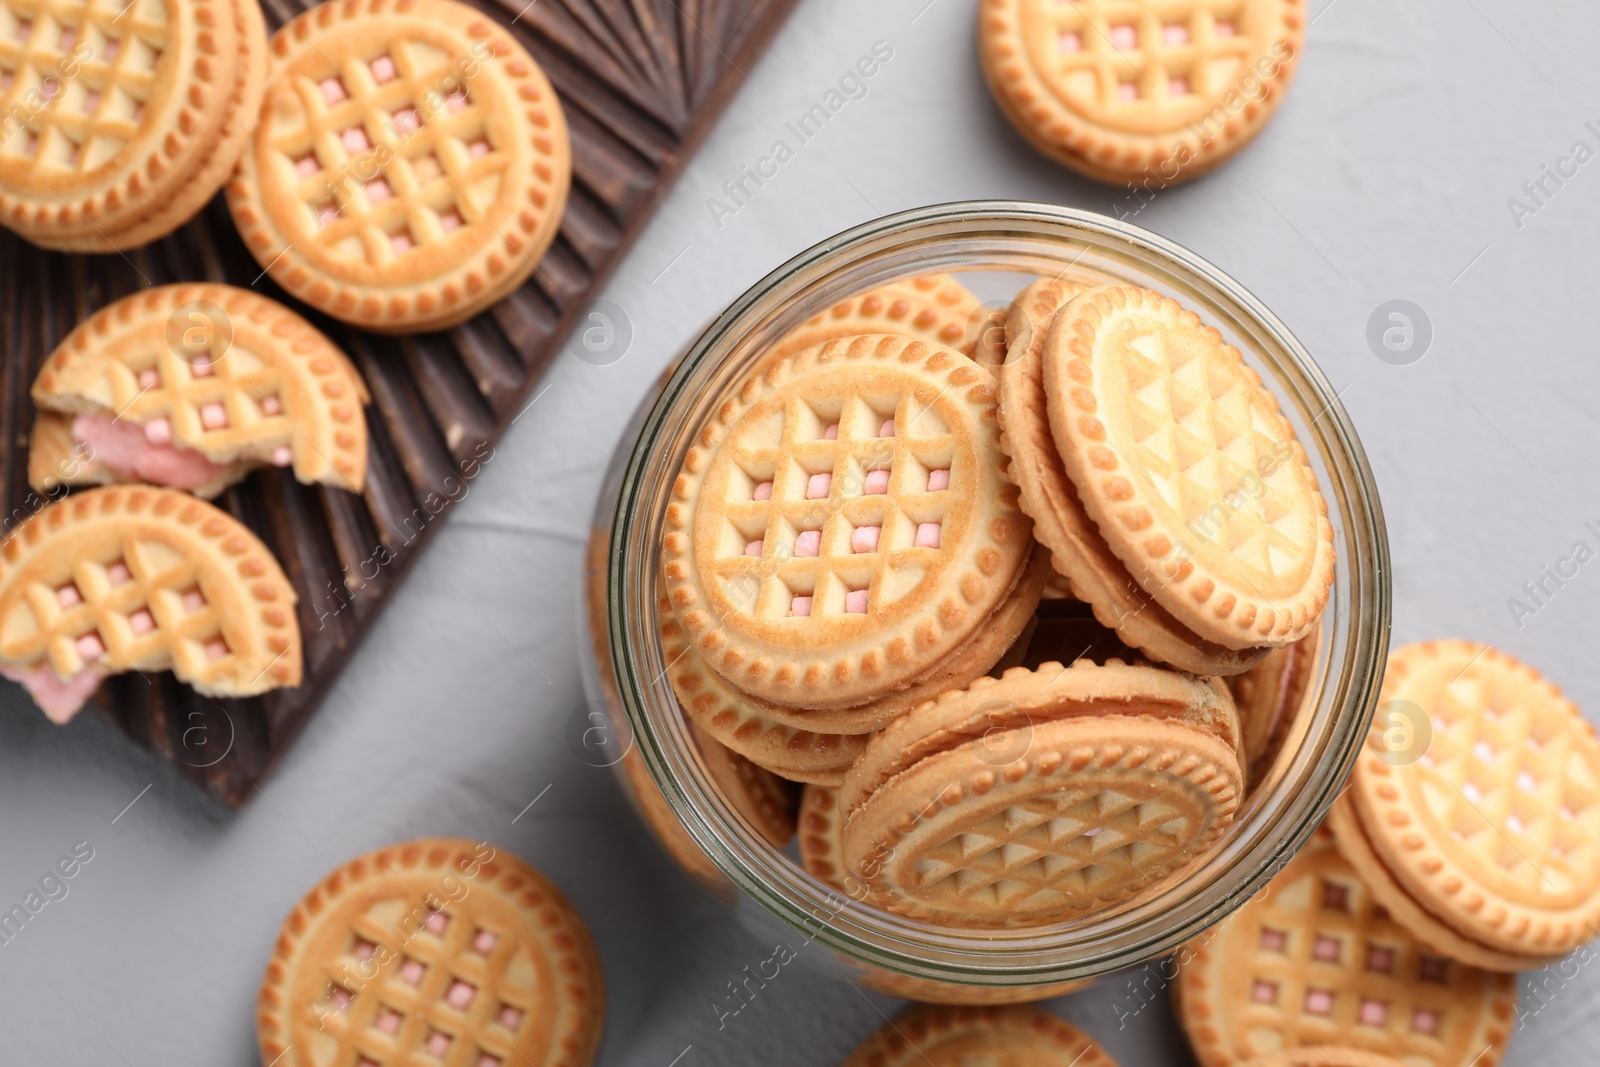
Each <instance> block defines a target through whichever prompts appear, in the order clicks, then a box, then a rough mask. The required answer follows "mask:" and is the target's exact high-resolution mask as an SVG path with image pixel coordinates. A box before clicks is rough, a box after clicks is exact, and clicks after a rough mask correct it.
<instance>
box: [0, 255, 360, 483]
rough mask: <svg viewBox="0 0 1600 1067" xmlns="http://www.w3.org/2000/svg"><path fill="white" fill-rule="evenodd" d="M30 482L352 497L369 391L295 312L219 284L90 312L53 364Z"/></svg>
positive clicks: (38, 396)
mask: <svg viewBox="0 0 1600 1067" xmlns="http://www.w3.org/2000/svg"><path fill="white" fill-rule="evenodd" d="M33 401H34V403H35V404H37V405H38V406H39V408H40V413H39V416H38V418H37V420H36V421H35V423H34V432H33V439H32V443H31V446H30V449H29V455H28V473H29V482H30V484H32V486H33V487H34V488H35V489H37V490H39V491H40V492H48V491H50V490H51V489H53V488H55V487H56V486H57V485H62V484H66V485H82V484H103V483H107V482H113V481H119V482H120V481H138V482H153V483H160V484H165V485H173V486H175V487H177V488H180V489H188V490H191V491H194V492H196V493H198V494H199V495H202V496H209V495H215V493H217V492H219V491H220V490H221V489H222V488H224V487H225V486H226V485H228V484H231V482H233V481H237V480H238V479H239V478H242V477H243V476H244V475H245V474H246V473H248V472H249V471H250V470H251V469H252V468H254V467H257V466H264V465H268V464H271V465H274V466H279V467H292V469H293V471H294V474H295V477H296V478H298V479H299V480H300V481H303V482H307V483H312V482H323V483H325V484H328V485H333V486H337V487H339V488H343V489H349V490H351V491H353V492H359V491H360V490H361V488H362V486H363V484H364V482H365V480H366V469H367V422H366V416H365V414H364V412H363V407H364V405H365V404H366V402H367V388H366V385H365V383H363V382H362V380H361V376H360V374H358V373H357V372H356V369H355V367H354V365H352V364H351V362H350V360H349V358H348V357H346V356H345V354H344V353H343V352H341V351H340V350H339V349H338V348H337V347H336V346H335V345H334V344H333V342H332V341H330V340H328V338H327V337H325V336H324V335H323V334H322V333H321V332H320V331H318V330H317V329H316V328H315V327H314V326H312V325H311V324H310V323H309V322H307V321H306V320H305V319H303V318H301V317H300V316H299V315H297V314H295V313H294V312H293V311H291V310H289V309H288V308H286V307H284V306H283V305H281V304H279V303H277V302H276V301H273V300H269V299H267V298H266V297H263V296H258V295H257V294H255V293H253V292H251V291H249V290H247V289H238V288H235V287H233V286H228V285H206V284H201V285H192V284H180V285H165V286H160V287H158V288H155V289H150V290H146V291H145V292H142V293H135V294H133V295H132V296H128V297H125V298H124V299H122V300H119V301H117V302H116V303H114V304H111V305H109V306H108V307H105V308H103V309H101V310H100V311H99V312H97V313H95V315H94V316H93V317H91V318H89V319H88V320H86V321H85V322H83V323H81V324H80V325H79V326H78V327H77V329H75V330H73V331H72V333H70V334H68V335H67V337H66V339H65V340H64V341H62V342H61V344H60V345H59V346H58V347H57V348H56V350H55V351H54V352H53V353H51V355H50V356H49V358H47V359H46V360H45V362H44V365H43V366H42V367H41V368H40V370H39V375H38V377H37V378H36V379H35V380H34V383H33Z"/></svg>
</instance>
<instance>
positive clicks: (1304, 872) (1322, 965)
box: [1176, 830, 1516, 1067]
mask: <svg viewBox="0 0 1600 1067" xmlns="http://www.w3.org/2000/svg"><path fill="white" fill-rule="evenodd" d="M1177 988H1178V996H1177V997H1176V1004H1177V1010H1178V1018H1179V1021H1180V1022H1181V1023H1182V1024H1183V1028H1184V1030H1185V1032H1186V1033H1187V1034H1188V1036H1189V1043H1190V1044H1191V1045H1192V1046H1193V1048H1194V1051H1195V1055H1196V1056H1197V1057H1198V1058H1199V1060H1200V1063H1201V1064H1202V1067H1227V1065H1231V1064H1237V1063H1239V1062H1240V1061H1241V1060H1249V1059H1250V1058H1251V1057H1254V1056H1263V1055H1267V1054H1272V1053H1279V1052H1283V1051H1285V1050H1288V1049H1294V1048H1301V1047H1308V1048H1316V1047H1319V1046H1335V1047H1352V1048H1357V1049H1362V1050H1365V1051H1368V1052H1376V1053H1383V1054H1386V1055H1390V1056H1394V1057H1396V1058H1398V1059H1400V1060H1403V1061H1404V1062H1406V1063H1412V1064H1417V1065H1419V1067H1469V1065H1471V1067H1492V1065H1494V1064H1497V1063H1499V1062H1500V1058H1501V1056H1503V1055H1504V1053H1505V1048H1506V1044H1507V1042H1508V1041H1509V1040H1510V1037H1511V1029H1512V1023H1513V1020H1514V1015H1515V1010H1516V983H1515V982H1514V981H1513V980H1512V979H1511V978H1510V977H1509V976H1507V975H1500V974H1491V973H1489V972H1487V971H1482V970H1478V969H1477V968H1474V967H1470V966H1467V965H1466V964H1463V963H1459V962H1457V961H1455V960H1449V959H1445V958H1444V957H1442V956H1436V955H1433V954H1432V953H1431V952H1429V951H1428V950H1427V949H1425V948H1424V947H1423V946H1422V945H1420V944H1418V943H1417V941H1416V940H1415V939H1414V938H1412V936H1411V935H1410V933H1409V932H1407V930H1406V929H1405V928H1404V927H1402V926H1400V925H1398V924H1397V923H1396V922H1395V921H1394V918H1393V917H1391V916H1390V915H1389V914H1388V913H1387V912H1386V911H1384V909H1383V908H1382V906H1381V905H1380V904H1379V903H1378V901H1377V900H1375V899H1374V897H1373V894H1372V893H1371V892H1370V890H1369V889H1368V888H1367V886H1366V885H1365V884H1364V883H1363V882H1362V880H1361V879H1360V877H1359V876H1358V875H1357V873H1356V871H1355V870H1354V869H1353V868H1352V867H1351V866H1350V864H1349V863H1347V862H1345V860H1344V859H1343V857H1341V856H1340V854H1339V852H1338V851H1337V850H1336V849H1335V848H1334V847H1333V842H1332V840H1331V839H1330V836H1329V834H1328V833H1327V832H1326V831H1325V830H1324V831H1318V833H1317V834H1316V835H1315V836H1314V837H1313V838H1312V840H1311V841H1310V842H1308V843H1307V845H1306V847H1305V848H1304V849H1302V850H1301V851H1300V853H1299V854H1298V855H1296V856H1295V857H1294V859H1292V860H1290V861H1289V863H1288V865H1287V866H1285V867H1284V868H1283V870H1282V871H1280V872H1279V873H1278V874H1277V876H1276V877H1274V878H1273V880H1272V882H1271V883H1270V884H1269V885H1268V886H1267V888H1266V890H1265V892H1263V893H1260V894H1257V895H1256V896H1255V897H1253V898H1251V900H1250V901H1248V902H1247V903H1246V904H1245V905H1244V906H1243V907H1241V908H1240V909H1239V910H1238V911H1236V912H1234V913H1233V914H1232V915H1230V916H1229V917H1228V918H1227V919H1224V920H1223V921H1222V923H1221V925H1219V926H1218V927H1217V928H1216V929H1215V930H1213V931H1210V932H1208V933H1205V934H1202V935H1201V936H1200V937H1198V938H1196V939H1195V940H1194V941H1192V942H1190V944H1189V946H1188V948H1187V949H1186V950H1185V951H1184V953H1183V954H1182V963H1181V965H1180V967H1179V972H1178V980H1177ZM1290 1062H1298V1061H1290ZM1309 1062H1320V1061H1317V1060H1315V1059H1314V1058H1313V1059H1312V1060H1311V1061H1309Z"/></svg>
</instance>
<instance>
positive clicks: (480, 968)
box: [256, 838, 605, 1067]
mask: <svg viewBox="0 0 1600 1067" xmlns="http://www.w3.org/2000/svg"><path fill="white" fill-rule="evenodd" d="M604 1018H605V988H604V984H603V981H602V978H601V973H600V958H599V956H598V955H597V954H596V952H595V949H594V944H593V942H592V941H590V939H589V931H588V930H587V928H585V926H584V923H583V919H582V918H581V917H580V916H579V915H578V913H577V912H576V911H575V910H573V908H572V905H570V904H569V903H567V900H566V898H565V897H563V896H562V895H561V892H560V890H558V889H556V887H555V886H554V885H552V884H551V883H550V882H549V881H548V880H547V879H546V878H545V877H544V876H543V875H541V874H540V873H539V872H538V871H536V870H534V869H533V868H532V867H530V866H528V865H527V864H526V863H524V862H522V861H521V860H519V859H517V858H516V857H515V856H512V855H510V854H509V853H506V852H500V851H497V850H496V849H495V848H494V846H492V845H490V844H488V843H487V842H479V843H477V844H474V843H472V842H470V841H458V840H454V839H451V838H428V839H424V840H421V841H411V842H407V843H405V844H400V845H391V846H389V847H387V848H382V849H379V850H377V851H376V852H370V853H368V854H366V855H364V856H358V857H357V858H355V859H353V860H351V861H350V862H348V863H346V864H345V865H344V866H342V867H340V868H338V869H337V870H335V871H334V872H333V873H332V874H330V875H328V876H327V877H326V878H324V879H323V880H322V881H321V882H319V883H318V884H317V885H316V886H314V887H313V888H312V889H311V891H310V892H309V893H307V894H306V895H305V897H304V898H303V899H302V900H301V901H300V902H299V903H298V904H296V905H295V907H294V910H293V911H291V912H290V913H289V916H288V918H287V919H285V920H284V923H283V928H282V930H280V931H279V934H278V941H277V944H276V945H275V946H274V947H273V951H272V957H271V959H270V961H269V962H268V964H267V970H266V975H265V976H264V977H263V979H262V982H261V991H260V993H259V995H258V997H257V1001H256V1034H257V1038H258V1041H259V1043H260V1048H261V1062H262V1063H272V1064H277V1065H279V1067H324V1065H326V1064H333V1063H340V1064H352V1065H361V1067H366V1065H374V1067H377V1065H390V1064H394V1065H398V1064H403V1063H405V1064H409V1063H419V1062H426V1063H445V1064H450V1065H455V1064H461V1065H464V1067H502V1065H504V1067H558V1065H561V1067H587V1065H588V1064H590V1063H592V1062H593V1060H594V1057H595V1053H596V1051H597V1050H598V1048H599V1045H600V1035H601V1024H602V1022H603V1021H604Z"/></svg>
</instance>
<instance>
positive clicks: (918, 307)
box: [767, 274, 983, 359]
mask: <svg viewBox="0 0 1600 1067" xmlns="http://www.w3.org/2000/svg"><path fill="white" fill-rule="evenodd" d="M982 310H983V309H982V307H981V306H980V305H979V303H978V298H977V297H976V296H973V295H972V293H971V292H970V291H969V290H968V289H967V287H966V286H964V285H962V284H961V283H960V282H958V281H956V280H955V279H954V278H952V277H950V276H949V275H948V274H919V275H917V276H916V277H913V278H901V279H897V280H896V281H892V282H889V283H887V284H885V285H880V286H878V287H877V288H875V289H868V290H867V291H866V292H864V293H858V294H856V295H855V296H851V297H847V298H845V299H844V300H841V301H839V302H838V303H837V304H835V305H833V307H831V308H829V309H828V310H827V311H823V312H820V313H818V314H816V315H813V316H812V317H811V318H809V319H807V320H806V321H805V322H803V323H801V324H800V325H799V326H797V327H795V328H794V329H792V330H790V331H789V332H788V333H786V334H784V335H783V336H782V337H781V338H779V339H778V341H777V343H775V344H774V345H773V346H772V348H771V349H769V350H768V354H767V358H768V359H782V358H784V357H785V356H791V355H793V354H794V353H796V352H798V351H800V350H801V349H803V348H810V347H811V346H812V345H820V344H822V343H823V342H824V341H832V340H834V339H835V338H839V337H856V336H859V335H861V334H865V333H892V334H900V335H903V336H905V337H916V338H920V339H921V340H924V341H931V342H933V343H935V344H941V345H944V346H945V347H947V348H953V349H955V350H956V351H957V352H960V353H961V354H962V355H964V356H970V355H972V353H973V346H974V344H975V343H976V342H977V341H978V333H979V331H978V329H977V323H978V321H979V318H980V317H981V312H982Z"/></svg>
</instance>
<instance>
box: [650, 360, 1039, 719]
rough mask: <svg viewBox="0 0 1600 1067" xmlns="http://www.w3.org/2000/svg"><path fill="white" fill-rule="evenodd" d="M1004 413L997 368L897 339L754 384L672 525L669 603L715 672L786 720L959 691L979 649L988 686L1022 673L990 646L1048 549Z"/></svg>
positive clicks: (702, 449) (688, 461) (688, 470)
mask: <svg viewBox="0 0 1600 1067" xmlns="http://www.w3.org/2000/svg"><path fill="white" fill-rule="evenodd" d="M995 404H996V397H995V388H994V379H993V377H992V376H991V375H990V373H989V372H988V371H987V370H986V369H985V368H983V367H981V366H979V365H977V364H976V363H974V362H973V361H972V360H970V359H967V358H966V357H965V356H963V355H961V354H960V353H958V352H956V351H955V350H953V349H950V348H946V347H944V346H942V345H934V344H928V343H926V342H923V341H917V340H912V339H909V338H905V337H896V336H891V335H882V334H880V335H868V336H863V337H855V338H849V339H841V340H834V341H829V342H827V343H825V344H822V345H820V346H816V347H813V348H808V349H805V350H803V351H801V352H798V353H796V354H794V355H793V356H789V357H787V358H785V359H782V360H779V361H777V362H774V363H770V364H768V365H767V366H766V368H765V369H764V370H763V371H762V372H761V373H760V374H759V375H757V376H755V377H752V378H750V379H748V380H747V381H746V382H745V383H744V385H743V386H742V387H741V388H740V389H739V391H738V392H737V393H736V394H735V395H734V396H732V397H729V398H728V399H727V400H726V401H725V402H724V403H723V404H722V405H721V406H720V407H718V409H717V411H716V414H715V415H714V416H713V417H712V418H711V420H710V421H709V422H707V424H706V425H705V426H703V427H702V428H701V429H700V431H699V432H698V433H697V434H696V436H695V439H694V443H693V445H692V446H691V447H690V449H689V451H688V454H687V455H686V456H685V458H684V462H683V467H682V469H681V470H680V472H679V474H678V477H677V479H676V481H675V483H674V486H673V490H672V498H671V501H670V502H669V504H668V506H667V509H666V516H665V533H664V535H663V538H662V558H663V572H664V574H665V577H666V582H667V591H668V595H669V596H670V598H671V600H672V606H673V609H674V610H675V611H676V613H677V616H678V620H679V621H680V622H681V623H682V624H683V627H684V630H685V631H686V632H687V633H688V635H689V638H690V640H691V641H692V642H693V643H694V645H695V647H696V648H697V649H698V651H699V652H700V655H701V657H702V658H703V659H704V661H705V663H706V664H707V666H709V667H710V668H711V669H713V670H715V671H717V672H718V673H720V674H721V675H722V676H723V677H724V678H726V679H727V680H728V681H729V682H730V683H732V684H733V685H734V686H735V687H737V688H738V689H741V690H743V691H744V692H747V693H750V694H751V695H753V696H756V697H760V698H761V699H764V700H767V701H771V702H772V703H774V704H783V705H787V706H790V707H796V708H819V709H822V708H832V709H838V708H849V707H853V706H858V705H861V704H865V703H868V702H870V701H873V700H876V699H879V698H881V697H884V696H887V695H889V694H892V693H896V692H901V691H904V690H906V689H909V688H911V687H913V686H916V685H918V684H921V683H923V682H925V681H926V680H928V679H930V678H933V677H936V676H941V677H942V676H943V675H944V674H945V673H946V668H945V666H944V661H945V660H946V658H947V657H950V656H952V654H959V653H960V651H961V650H962V649H963V648H964V647H966V646H969V645H971V644H973V643H974V642H977V643H980V644H982V645H983V647H984V648H986V649H988V650H989V651H992V658H990V659H988V661H987V662H984V663H983V664H982V666H981V667H979V668H978V670H977V671H976V672H975V673H979V674H981V673H982V672H983V671H984V670H987V669H988V668H989V666H991V665H992V664H993V663H994V662H995V661H997V660H998V659H999V658H1000V657H1001V656H1002V655H1004V654H1005V652H1006V650H1007V648H1009V646H1010V644H1011V641H1010V640H1007V641H1005V642H1004V643H1001V642H998V641H995V640H994V639H993V635H992V634H989V633H987V632H986V628H987V627H988V625H989V623H990V621H991V620H992V619H993V618H994V617H995V613H996V611H997V609H1000V608H1001V607H1002V606H1003V605H1005V603H1006V601H1007V600H1008V598H1009V597H1010V595H1011V593H1012V591H1013V589H1014V588H1015V587H1016V585H1017V583H1018V582H1019V581H1021V580H1022V579H1023V576H1024V575H1025V574H1026V573H1027V571H1028V567H1027V564H1028V560H1029V558H1030V555H1031V553H1032V549H1033V539H1032V538H1031V537H1030V536H1029V528H1030V525H1031V524H1030V523H1029V522H1028V520H1027V517H1026V516H1024V515H1023V514H1022V513H1021V512H1020V511H1018V510H1017V508H1016V487H1015V486H1014V485H1012V483H1011V482H1010V480H1009V479H1007V477H1006V475H1005V472H1004V469H1003V464H1002V456H1001V454H1000V449H999V442H998V439H999V428H998V425H997V423H996V420H995ZM1033 595H1034V596H1035V598H1036V597H1037V592H1035V593H1034V594H1033ZM1027 614H1031V608H1030V610H1029V612H1028V613H1027ZM1026 618H1027V616H1026V615H1024V616H1023V617H1022V618H1021V619H1020V621H1019V622H1018V625H1017V629H1016V631H1014V632H1013V633H1012V635H1011V637H1012V638H1014V637H1015V636H1016V633H1020V632H1021V628H1022V626H1023V625H1025V624H1026ZM830 728H831V729H838V727H830ZM865 728H869V727H860V726H858V727H857V729H865Z"/></svg>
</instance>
